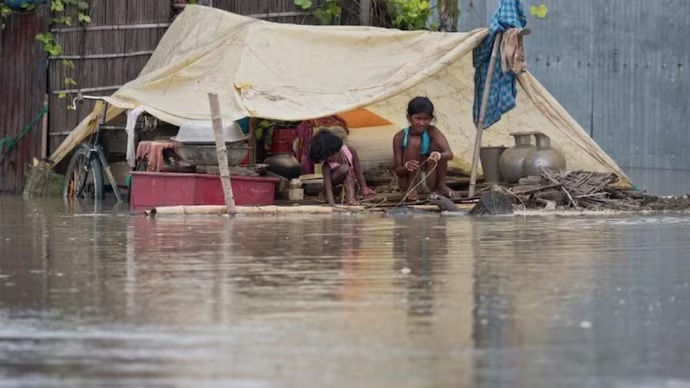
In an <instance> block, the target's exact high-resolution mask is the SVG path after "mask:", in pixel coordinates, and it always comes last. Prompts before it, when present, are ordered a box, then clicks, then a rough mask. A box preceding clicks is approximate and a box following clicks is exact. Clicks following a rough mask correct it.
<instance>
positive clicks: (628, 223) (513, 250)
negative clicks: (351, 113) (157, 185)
mask: <svg viewBox="0 0 690 388" xmlns="http://www.w3.org/2000/svg"><path fill="white" fill-rule="evenodd" d="M688 236H690V216H687V215H680V214H678V215H674V214H663V215H662V214H658V215H648V216H641V215H628V216H599V217H591V216H588V217H562V216H555V215H551V216H530V217H523V216H513V217H494V218H491V217H483V218H470V217H442V216H435V215H434V216H419V215H417V216H397V217H389V216H385V215H359V216H345V215H341V216H292V217H241V218H237V219H229V218H225V217H215V216H210V217H177V216H170V217H158V218H155V219H150V218H145V217H143V216H139V215H137V216H132V215H130V214H129V211H128V210H127V208H126V206H123V207H122V208H117V207H113V205H108V204H105V205H103V206H102V207H100V208H98V209H94V206H93V204H91V205H89V204H76V205H66V204H65V203H63V202H62V201H55V202H46V201H38V200H27V199H23V198H20V197H0V386H2V387H5V386H8V387H9V386H12V387H14V386H21V387H52V386H55V387H58V386H60V387H62V386H83V387H97V386H109V387H110V386H123V387H124V386H126V387H138V386H165V387H168V386H171V387H188V386H189V387H195V388H198V387H228V386H232V387H504V386H505V387H583V386H586V387H659V386H668V387H686V386H690V352H689V351H688V348H689V346H690V254H688V252H689V251H690V238H688Z"/></svg>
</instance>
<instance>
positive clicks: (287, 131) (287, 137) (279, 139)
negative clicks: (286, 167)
mask: <svg viewBox="0 0 690 388" xmlns="http://www.w3.org/2000/svg"><path fill="white" fill-rule="evenodd" d="M296 138H297V129H293V128H276V129H274V130H273V139H272V140H271V153H273V154H294V153H295V151H294V150H293V149H292V143H293V142H294V141H295V139H296Z"/></svg>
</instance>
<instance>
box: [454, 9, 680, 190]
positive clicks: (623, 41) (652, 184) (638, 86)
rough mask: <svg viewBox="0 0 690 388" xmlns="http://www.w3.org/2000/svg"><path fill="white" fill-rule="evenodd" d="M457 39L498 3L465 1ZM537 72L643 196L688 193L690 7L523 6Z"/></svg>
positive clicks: (480, 23)
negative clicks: (534, 12)
mask: <svg viewBox="0 0 690 388" xmlns="http://www.w3.org/2000/svg"><path fill="white" fill-rule="evenodd" d="M459 1H460V7H461V11H462V16H461V19H460V21H459V30H460V31H468V30H471V29H473V28H477V27H484V26H488V23H489V21H490V19H491V16H492V15H493V12H494V11H495V9H496V5H497V3H498V1H497V0H459ZM541 3H544V4H546V5H547V6H548V7H549V14H548V15H547V17H546V18H545V19H538V18H536V17H534V16H531V15H529V16H528V18H529V19H528V27H529V28H530V29H532V31H533V33H532V35H531V36H529V37H528V38H527V39H526V46H527V61H528V65H529V69H530V71H531V72H532V73H533V74H534V75H535V76H536V77H537V78H538V79H539V80H540V82H542V83H543V84H544V86H545V87H546V88H547V89H548V90H549V91H550V92H551V93H552V94H553V95H554V96H555V97H556V99H557V100H558V101H559V102H560V103H561V104H562V105H563V106H564V107H565V108H566V109H567V110H568V111H569V112H570V113H571V114H572V115H573V117H574V118H575V119H576V120H577V121H578V122H579V123H580V125H582V127H583V128H585V129H586V130H587V131H588V132H589V133H590V135H591V136H592V137H593V138H594V140H596V141H597V143H599V145H601V147H602V148H603V149H604V150H605V151H606V152H607V153H608V154H609V155H611V157H613V158H614V160H616V161H617V162H618V164H619V165H620V166H621V167H623V168H624V169H625V170H626V171H627V172H628V173H629V174H630V175H631V178H632V179H633V181H634V182H635V183H636V184H637V185H638V186H640V187H641V188H645V189H648V190H650V191H653V192H656V193H658V194H685V193H688V192H690V152H689V150H688V148H689V147H690V132H689V131H688V130H687V126H688V124H687V122H688V118H689V113H688V111H689V110H690V106H689V105H690V78H689V77H688V76H687V75H686V69H687V67H688V66H690V61H689V58H688V56H689V53H690V44H688V41H687V37H688V36H690V23H688V22H687V21H688V20H690V1H687V0H664V1H660V0H657V1H649V0H605V1H601V0H578V1H573V0H539V1H536V0H525V5H526V7H527V8H526V10H527V13H528V14H529V6H530V5H538V4H541Z"/></svg>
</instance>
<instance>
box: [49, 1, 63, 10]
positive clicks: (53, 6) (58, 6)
mask: <svg viewBox="0 0 690 388" xmlns="http://www.w3.org/2000/svg"><path fill="white" fill-rule="evenodd" d="M50 10H51V11H55V12H62V11H64V10H65V5H64V4H63V3H62V0H52V1H51V2H50Z"/></svg>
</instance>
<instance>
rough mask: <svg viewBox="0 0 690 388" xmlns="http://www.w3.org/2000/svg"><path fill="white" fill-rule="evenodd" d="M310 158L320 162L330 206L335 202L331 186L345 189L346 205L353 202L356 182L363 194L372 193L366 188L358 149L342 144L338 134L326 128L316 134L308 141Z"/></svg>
mask: <svg viewBox="0 0 690 388" xmlns="http://www.w3.org/2000/svg"><path fill="white" fill-rule="evenodd" d="M309 157H310V158H311V160H312V161H313V162H314V163H323V166H322V172H323V191H324V194H325V196H326V199H327V200H328V204H329V205H331V206H333V205H335V199H334V198H333V188H334V187H336V186H338V185H343V187H344V188H345V197H346V201H347V203H348V205H352V204H355V182H357V183H359V188H360V192H361V193H362V195H363V196H364V197H368V196H369V195H371V194H374V193H375V192H374V190H372V189H370V188H369V187H367V184H366V181H365V180H364V173H363V172H362V168H361V166H360V164H359V157H358V156H357V151H355V149H354V148H352V147H348V146H346V145H344V144H343V141H342V139H340V137H338V136H337V135H335V134H333V133H331V132H329V131H325V130H322V131H320V132H319V133H318V134H316V135H315V136H314V138H313V139H312V141H311V150H310V151H309Z"/></svg>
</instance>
